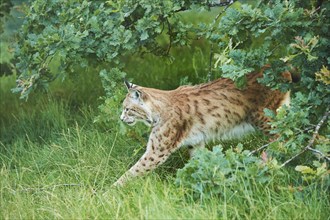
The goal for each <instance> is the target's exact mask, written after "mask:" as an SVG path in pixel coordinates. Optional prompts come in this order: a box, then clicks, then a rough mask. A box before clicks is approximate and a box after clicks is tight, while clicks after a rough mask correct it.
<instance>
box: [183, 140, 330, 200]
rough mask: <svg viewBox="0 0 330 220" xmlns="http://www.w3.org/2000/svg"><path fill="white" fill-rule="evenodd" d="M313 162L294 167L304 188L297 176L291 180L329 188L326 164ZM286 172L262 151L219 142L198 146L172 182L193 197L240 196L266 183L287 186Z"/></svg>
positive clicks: (268, 185) (273, 185)
mask: <svg viewBox="0 0 330 220" xmlns="http://www.w3.org/2000/svg"><path fill="white" fill-rule="evenodd" d="M314 165H315V166H316V167H318V168H317V169H313V168H311V167H308V166H297V167H296V171H298V172H301V173H302V174H303V179H302V180H303V181H305V182H306V188H304V187H303V182H302V181H300V180H299V177H298V178H297V179H296V180H295V182H297V183H298V184H299V182H301V183H300V184H301V185H300V187H301V189H303V188H304V189H306V191H308V189H309V188H310V187H313V186H312V185H311V184H314V185H317V186H318V187H320V188H319V189H320V190H321V189H322V190H326V189H329V188H330V177H329V173H328V171H327V167H326V164H325V163H323V164H320V163H318V162H314ZM286 174H287V173H286V172H285V171H283V170H282V169H280V165H279V164H278V162H277V160H276V159H274V158H272V157H269V156H268V155H267V153H266V152H263V153H262V156H261V157H260V158H259V157H256V156H253V155H251V152H250V151H247V150H245V151H242V146H241V145H239V146H238V147H236V148H235V149H228V150H226V151H224V150H223V148H222V146H221V145H219V146H215V147H214V148H213V150H212V151H209V150H207V149H198V150H197V151H196V156H194V157H193V158H192V159H191V160H190V161H189V162H188V163H187V164H186V165H185V166H184V167H183V168H182V169H180V170H178V172H177V177H176V183H177V184H178V185H180V186H182V187H184V188H186V189H187V190H188V192H189V193H188V194H190V193H191V194H192V195H193V197H194V198H199V199H209V198H212V197H220V198H222V199H225V198H227V199H228V198H232V197H233V196H234V195H235V194H237V196H239V195H240V196H242V195H244V194H246V193H252V192H254V191H256V189H257V188H263V187H266V186H267V187H269V188H270V189H274V190H277V189H280V188H281V187H287V185H286V184H288V181H287V180H284V179H285V178H284V179H283V181H282V178H283V177H285V175H286ZM296 176H297V175H296ZM289 181H292V180H289ZM297 183H295V185H296V184H297ZM283 185H284V186H283ZM291 187H292V186H291Z"/></svg>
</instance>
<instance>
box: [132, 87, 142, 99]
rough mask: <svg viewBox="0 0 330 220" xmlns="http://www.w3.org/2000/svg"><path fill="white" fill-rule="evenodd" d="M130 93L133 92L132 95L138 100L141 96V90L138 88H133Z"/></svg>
mask: <svg viewBox="0 0 330 220" xmlns="http://www.w3.org/2000/svg"><path fill="white" fill-rule="evenodd" d="M130 93H131V95H132V97H133V98H134V99H136V100H138V99H140V98H141V91H139V90H137V89H131V90H130Z"/></svg>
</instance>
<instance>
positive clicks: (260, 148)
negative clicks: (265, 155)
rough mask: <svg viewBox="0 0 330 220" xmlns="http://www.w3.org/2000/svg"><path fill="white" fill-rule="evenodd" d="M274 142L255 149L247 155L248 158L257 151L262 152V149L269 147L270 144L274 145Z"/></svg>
mask: <svg viewBox="0 0 330 220" xmlns="http://www.w3.org/2000/svg"><path fill="white" fill-rule="evenodd" d="M275 141H277V140H275ZM275 141H272V142H269V143H267V144H265V145H262V146H261V147H259V148H257V149H255V150H253V151H251V152H250V153H249V154H248V156H251V155H252V154H254V153H256V152H258V151H260V150H262V149H264V148H266V147H268V146H269V145H271V144H272V143H274V142H275Z"/></svg>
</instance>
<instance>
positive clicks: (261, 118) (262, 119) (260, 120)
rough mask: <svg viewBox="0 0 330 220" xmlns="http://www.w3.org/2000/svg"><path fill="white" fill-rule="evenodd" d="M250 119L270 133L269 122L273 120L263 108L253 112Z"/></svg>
mask: <svg viewBox="0 0 330 220" xmlns="http://www.w3.org/2000/svg"><path fill="white" fill-rule="evenodd" d="M250 120H251V122H252V123H253V124H254V125H255V126H256V127H257V128H258V129H260V130H261V131H262V132H263V133H264V134H265V135H267V136H269V135H270V130H271V125H270V124H269V122H271V120H270V118H268V117H267V116H266V115H265V113H264V109H263V108H259V109H258V110H257V111H255V112H252V113H251V115H250Z"/></svg>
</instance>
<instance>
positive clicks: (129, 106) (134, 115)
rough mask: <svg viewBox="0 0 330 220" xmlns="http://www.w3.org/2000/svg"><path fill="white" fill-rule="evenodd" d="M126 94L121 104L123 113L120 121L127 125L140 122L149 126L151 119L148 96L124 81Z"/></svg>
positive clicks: (140, 89)
mask: <svg viewBox="0 0 330 220" xmlns="http://www.w3.org/2000/svg"><path fill="white" fill-rule="evenodd" d="M125 85H126V87H127V90H128V93H127V95H126V98H125V99H124V102H123V112H122V113H121V116H120V119H121V120H122V121H123V122H125V123H127V124H128V125H134V124H135V123H136V122H137V121H142V122H144V123H145V124H146V125H148V126H151V123H152V117H151V112H150V108H149V107H148V104H147V102H146V101H147V99H148V95H147V94H146V93H145V92H143V90H142V88H140V87H139V86H137V85H134V84H132V83H129V82H127V81H125Z"/></svg>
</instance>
